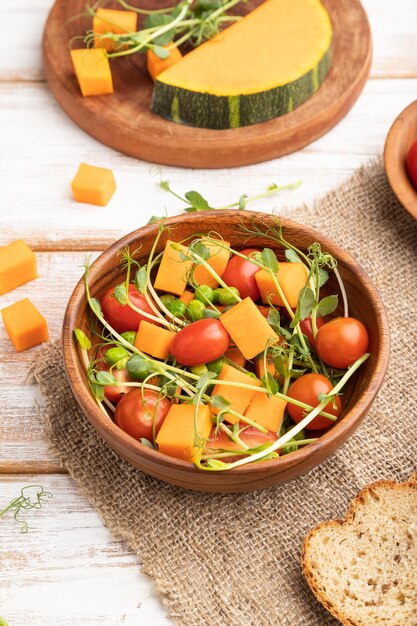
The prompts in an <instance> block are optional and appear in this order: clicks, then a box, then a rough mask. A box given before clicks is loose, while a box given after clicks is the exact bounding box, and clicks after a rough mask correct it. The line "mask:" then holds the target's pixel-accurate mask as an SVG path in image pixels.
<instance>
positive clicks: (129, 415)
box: [114, 388, 171, 441]
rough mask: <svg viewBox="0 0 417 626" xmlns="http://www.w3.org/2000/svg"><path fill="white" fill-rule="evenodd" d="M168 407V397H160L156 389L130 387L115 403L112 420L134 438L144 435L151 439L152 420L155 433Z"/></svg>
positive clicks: (169, 403)
mask: <svg viewBox="0 0 417 626" xmlns="http://www.w3.org/2000/svg"><path fill="white" fill-rule="evenodd" d="M170 407H171V402H170V401H169V400H168V398H162V397H161V396H160V395H159V394H158V392H157V391H152V389H145V390H144V391H143V392H142V389H139V388H137V389H132V391H129V393H127V394H126V395H125V396H124V397H123V398H122V399H121V400H120V402H119V404H118V405H117V407H116V412H115V414H114V421H115V422H116V424H117V425H118V426H119V428H121V429H122V430H124V431H125V433H127V434H128V435H131V436H132V437H134V438H135V439H141V438H142V437H144V438H145V439H148V440H149V441H152V440H153V423H154V421H155V435H157V434H158V431H159V429H160V428H161V426H162V423H163V421H164V419H165V418H166V416H167V413H168V411H169V409H170Z"/></svg>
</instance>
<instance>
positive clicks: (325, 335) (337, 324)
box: [316, 317, 369, 369]
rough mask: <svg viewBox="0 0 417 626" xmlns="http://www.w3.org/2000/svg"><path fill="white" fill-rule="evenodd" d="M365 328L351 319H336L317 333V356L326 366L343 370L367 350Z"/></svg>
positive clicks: (366, 332) (367, 342) (357, 321)
mask: <svg viewBox="0 0 417 626" xmlns="http://www.w3.org/2000/svg"><path fill="white" fill-rule="evenodd" d="M368 345H369V336H368V331H367V330H366V328H365V326H364V325H363V324H362V322H360V321H359V320H356V319H354V318H353V317H338V318H336V319H334V320H331V321H330V322H327V324H324V326H322V327H321V328H320V330H319V332H318V333H317V337H316V350H317V354H318V355H319V357H320V358H321V359H323V361H324V362H325V363H327V365H330V367H336V368H338V369H345V368H346V367H349V365H352V363H354V362H355V361H356V360H357V359H359V357H361V356H362V355H363V354H365V352H366V351H367V349H368Z"/></svg>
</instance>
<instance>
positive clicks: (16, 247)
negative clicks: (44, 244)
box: [0, 239, 38, 296]
mask: <svg viewBox="0 0 417 626" xmlns="http://www.w3.org/2000/svg"><path fill="white" fill-rule="evenodd" d="M37 277H38V272H37V269H36V255H35V253H34V252H33V251H32V250H31V249H30V248H29V246H28V245H27V244H26V243H25V242H24V241H22V240H20V239H19V240H18V241H13V242H12V243H9V244H8V245H7V246H3V247H1V248H0V295H1V296H2V295H4V294H5V293H8V292H9V291H13V289H16V287H20V285H24V284H25V283H27V282H29V281H30V280H34V279H35V278H37Z"/></svg>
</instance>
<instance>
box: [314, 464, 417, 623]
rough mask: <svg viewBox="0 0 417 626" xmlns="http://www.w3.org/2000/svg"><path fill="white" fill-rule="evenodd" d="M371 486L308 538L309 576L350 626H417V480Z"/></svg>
mask: <svg viewBox="0 0 417 626" xmlns="http://www.w3.org/2000/svg"><path fill="white" fill-rule="evenodd" d="M415 477H416V476H414V480H413V477H411V479H410V481H409V482H407V483H403V484H398V483H395V482H390V481H381V482H377V483H374V484H372V485H369V486H368V487H365V489H363V490H362V491H361V492H360V493H359V495H358V496H357V497H356V498H355V499H354V500H353V502H352V503H351V505H350V507H349V510H348V512H347V515H346V518H345V519H343V520H336V521H330V522H323V523H321V524H319V525H318V526H316V527H315V528H313V529H312V530H311V531H310V532H309V534H308V535H307V536H306V538H305V540H304V547H303V556H302V565H303V572H304V576H305V577H306V579H307V582H308V584H309V585H310V588H311V590H312V591H313V593H314V594H315V595H316V597H317V599H318V600H319V601H320V602H321V603H322V604H323V606H325V607H326V609H327V610H328V611H330V613H332V615H334V617H336V618H337V619H338V620H340V621H341V622H342V624H344V626H417V482H416V481H415Z"/></svg>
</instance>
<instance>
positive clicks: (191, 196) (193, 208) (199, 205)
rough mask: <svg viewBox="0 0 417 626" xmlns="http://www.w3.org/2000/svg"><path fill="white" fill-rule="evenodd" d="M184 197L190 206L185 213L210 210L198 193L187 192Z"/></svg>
mask: <svg viewBox="0 0 417 626" xmlns="http://www.w3.org/2000/svg"><path fill="white" fill-rule="evenodd" d="M184 195H185V198H186V199H187V201H188V203H189V204H190V207H189V208H187V209H185V211H186V212H187V213H194V212H198V211H211V210H212V207H211V206H210V205H209V203H208V202H207V200H206V199H205V198H203V196H202V195H201V193H198V191H187V193H186V194H184Z"/></svg>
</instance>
